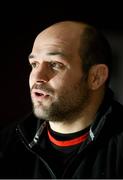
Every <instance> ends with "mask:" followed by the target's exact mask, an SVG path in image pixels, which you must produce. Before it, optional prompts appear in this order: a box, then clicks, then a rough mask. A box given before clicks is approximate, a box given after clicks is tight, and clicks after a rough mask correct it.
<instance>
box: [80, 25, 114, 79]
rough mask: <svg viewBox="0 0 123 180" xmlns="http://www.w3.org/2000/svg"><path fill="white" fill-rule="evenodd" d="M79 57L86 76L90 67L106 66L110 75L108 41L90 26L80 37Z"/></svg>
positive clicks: (110, 59)
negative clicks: (96, 65)
mask: <svg viewBox="0 0 123 180" xmlns="http://www.w3.org/2000/svg"><path fill="white" fill-rule="evenodd" d="M79 53H80V57H81V59H82V68H83V71H84V72H85V73H86V74H88V71H89V69H90V67H91V66H93V65H95V64H106V65H107V67H108V69H109V78H108V81H109V79H110V73H111V63H112V52H111V47H110V44H109V42H108V40H107V39H106V38H105V37H104V35H103V33H102V32H100V31H98V30H97V29H96V28H94V27H92V26H88V25H87V26H86V27H85V29H84V31H83V32H82V33H81V37H80V48H79Z"/></svg>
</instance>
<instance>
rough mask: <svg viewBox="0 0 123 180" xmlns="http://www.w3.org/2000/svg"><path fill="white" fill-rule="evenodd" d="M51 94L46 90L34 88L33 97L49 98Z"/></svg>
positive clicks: (39, 98)
mask: <svg viewBox="0 0 123 180" xmlns="http://www.w3.org/2000/svg"><path fill="white" fill-rule="evenodd" d="M49 96H50V95H49V94H48V93H46V92H44V91H41V90H38V89H36V90H32V98H34V99H38V100H41V99H46V98H48V97H49Z"/></svg>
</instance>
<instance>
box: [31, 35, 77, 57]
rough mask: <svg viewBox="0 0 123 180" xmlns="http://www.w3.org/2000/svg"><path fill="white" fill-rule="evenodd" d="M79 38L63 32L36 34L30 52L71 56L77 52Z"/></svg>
mask: <svg viewBox="0 0 123 180" xmlns="http://www.w3.org/2000/svg"><path fill="white" fill-rule="evenodd" d="M78 49H79V40H78V39H75V38H73V37H70V36H68V35H67V34H65V33H63V32H56V33H55V32H48V33H43V34H42V33H41V34H39V35H38V36H37V38H36V40H35V42H34V45H33V48H32V53H34V54H47V55H53V54H55V55H56V54H57V55H62V56H66V57H67V56H69V57H71V56H73V55H75V54H78Z"/></svg>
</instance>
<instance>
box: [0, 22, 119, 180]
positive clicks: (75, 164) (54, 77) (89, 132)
mask: <svg viewBox="0 0 123 180" xmlns="http://www.w3.org/2000/svg"><path fill="white" fill-rule="evenodd" d="M29 63H30V65H31V67H32V70H31V73H30V78H29V85H30V92H31V99H32V104H33V112H34V116H33V113H31V114H30V115H28V116H27V117H26V118H25V120H24V121H22V122H18V123H17V125H16V126H17V127H16V132H14V131H13V128H11V130H10V131H9V132H8V130H6V133H5V132H1V136H4V137H5V139H4V140H3V139H2V140H3V141H2V143H1V144H2V145H1V147H2V148H1V163H0V164H1V165H0V168H1V173H0V174H1V177H2V178H3V177H4V178H47V179H48V178H49V179H52V178H53V179H56V178H60V179H61V178H63V179H64V178H75V179H76V178H77V179H81V178H123V171H122V167H123V153H122V152H123V126H122V113H123V107H122V106H121V105H120V104H119V103H118V102H116V101H115V100H114V99H113V93H112V91H111V90H110V89H109V88H108V84H109V78H110V65H111V51H110V47H109V44H108V42H107V41H106V40H105V38H104V37H103V35H102V34H101V33H99V32H98V31H97V30H96V29H95V28H94V27H92V26H90V25H88V24H85V23H81V22H74V21H64V22H59V23H56V24H54V25H52V26H50V27H48V28H47V29H45V30H44V31H42V32H41V33H40V34H39V35H38V36H37V37H36V39H35V42H34V45H33V48H32V52H31V53H30V55H29ZM7 133H8V135H7ZM5 134H6V136H5ZM10 134H11V138H10Z"/></svg>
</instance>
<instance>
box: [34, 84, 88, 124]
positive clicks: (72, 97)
mask: <svg viewBox="0 0 123 180" xmlns="http://www.w3.org/2000/svg"><path fill="white" fill-rule="evenodd" d="M67 94H68V95H67ZM89 99H90V90H89V89H88V88H87V87H86V86H84V82H83V84H82V82H81V83H78V84H76V86H75V87H72V90H71V91H70V89H69V91H64V92H63V93H62V95H61V96H59V97H58V100H57V101H55V102H53V103H52V104H51V106H50V107H49V108H46V107H43V112H44V113H43V114H40V113H37V112H38V111H37V112H36V107H34V108H33V109H34V114H35V115H36V116H37V117H38V118H40V119H45V120H47V121H52V122H63V121H73V120H75V119H76V118H78V117H79V116H81V114H82V112H83V111H84V109H85V108H86V106H87V105H88V102H89ZM40 106H41V102H39V105H38V109H40Z"/></svg>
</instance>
